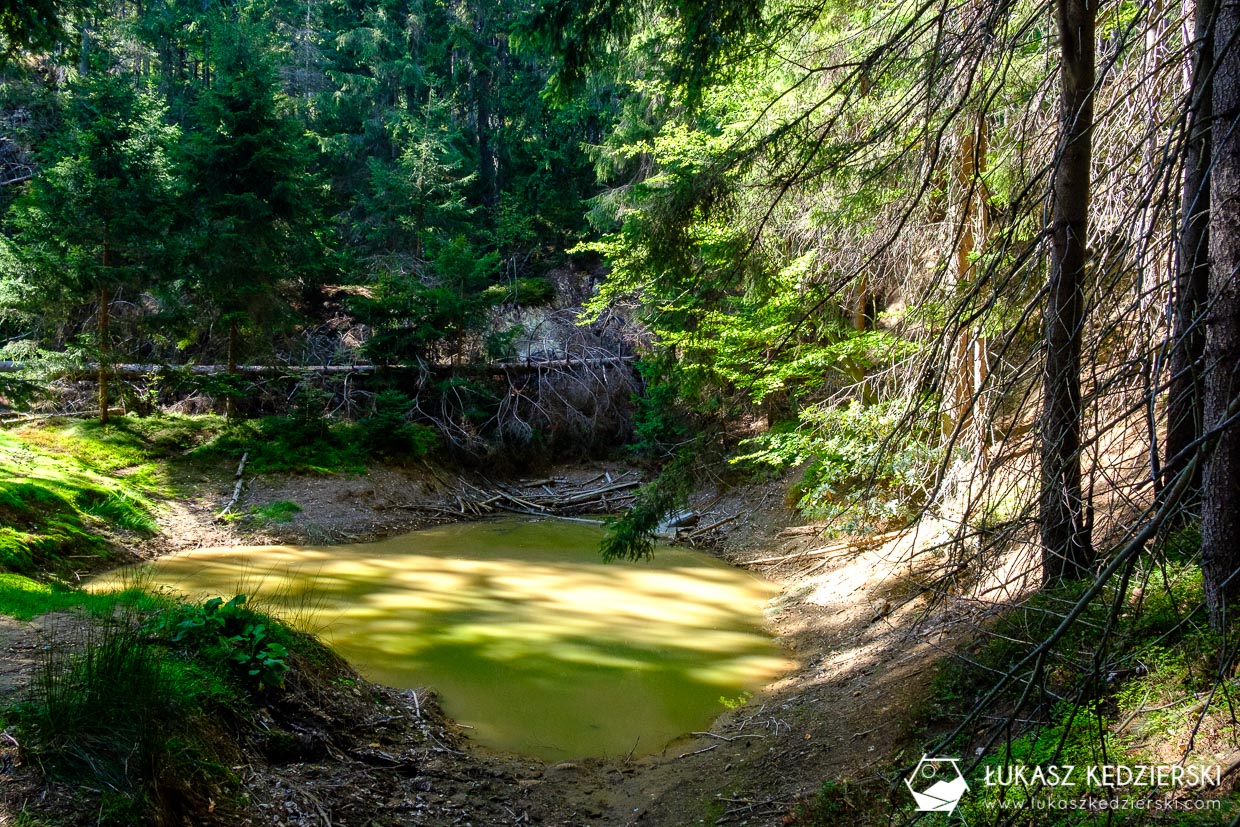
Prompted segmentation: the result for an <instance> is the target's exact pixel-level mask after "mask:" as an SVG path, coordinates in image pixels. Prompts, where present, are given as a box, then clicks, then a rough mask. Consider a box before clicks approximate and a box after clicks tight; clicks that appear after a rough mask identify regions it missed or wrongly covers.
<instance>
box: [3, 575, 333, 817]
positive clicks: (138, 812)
mask: <svg viewBox="0 0 1240 827" xmlns="http://www.w3.org/2000/svg"><path fill="white" fill-rule="evenodd" d="M95 600H97V601H98V603H96V602H94V601H95ZM108 600H110V601H111V603H110V607H108V608H105V607H107V606H108V604H107V601H108ZM83 605H86V606H87V608H93V609H96V614H97V615H99V619H97V620H96V621H95V622H91V623H87V624H83V625H82V628H83V629H84V630H85V639H84V640H81V641H79V642H77V643H65V642H61V643H58V644H56V645H53V646H52V647H51V648H50V649H49V650H48V651H47V654H46V657H45V659H44V662H43V665H42V668H41V670H40V671H39V673H38V675H37V676H36V678H35V680H34V681H33V685H32V687H31V689H30V692H29V697H28V698H27V699H26V700H25V701H23V702H21V703H19V704H16V705H14V706H13V707H11V708H10V709H9V710H8V711H7V712H6V713H5V715H4V718H5V721H6V726H9V727H11V729H12V730H13V731H14V732H15V733H16V736H17V741H18V742H19V743H20V744H21V751H22V754H23V756H24V758H25V759H26V760H27V761H28V762H32V763H34V764H36V765H37V766H39V767H40V768H41V769H42V771H43V773H44V774H45V775H46V776H47V777H49V778H50V779H53V780H58V781H62V782H65V783H68V784H71V785H79V786H80V787H81V788H82V789H85V790H92V789H93V790H96V791H99V792H100V799H99V802H98V805H97V806H98V810H97V817H96V823H99V824H114V825H123V824H139V823H143V824H147V823H149V824H184V823H201V822H202V820H203V818H204V816H206V815H211V816H212V818H211V820H212V821H213V822H217V823H227V822H228V820H229V818H230V816H229V813H230V812H233V811H236V809H237V806H238V805H239V804H240V786H239V785H238V783H237V779H236V778H235V776H234V773H233V771H232V770H231V769H230V767H231V766H233V765H235V764H236V763H237V760H238V756H239V753H238V749H239V747H238V743H239V741H240V740H243V738H244V732H245V731H247V729H252V727H253V724H252V723H251V722H252V719H253V718H254V715H255V710H256V709H257V708H258V707H259V706H260V705H261V706H265V707H269V706H271V704H272V703H273V702H275V701H276V700H277V698H278V696H279V695H280V693H282V691H283V687H284V683H285V678H286V676H287V675H288V673H289V671H290V669H291V668H292V664H293V662H294V660H295V659H296V658H299V657H310V658H314V659H321V655H320V654H319V653H318V652H317V651H315V650H316V649H317V648H318V644H316V643H314V642H313V641H312V639H311V638H309V637H307V636H305V635H302V634H299V633H297V632H294V631H292V630H291V629H289V628H288V627H286V626H284V625H283V624H281V623H280V622H279V621H276V620H274V619H273V618H271V617H269V616H267V615H265V614H263V613H262V612H259V611H256V610H254V609H252V608H250V607H249V606H247V605H246V599H245V596H244V595H238V596H236V597H234V598H232V599H231V600H228V601H225V600H223V599H222V598H213V599H211V600H207V601H205V602H203V603H198V604H181V603H177V602H174V601H171V600H169V599H167V598H159V597H150V596H148V597H147V598H146V599H145V602H140V601H135V600H133V599H129V600H125V599H120V600H118V599H117V596H116V595H98V596H92V597H90V598H86V599H84V601H83ZM62 640H63V639H62Z"/></svg>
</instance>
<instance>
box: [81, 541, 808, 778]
mask: <svg viewBox="0 0 1240 827" xmlns="http://www.w3.org/2000/svg"><path fill="white" fill-rule="evenodd" d="M599 537H600V532H599V530H598V529H597V528H595V527H592V526H584V525H580V524H576V523H563V522H554V521H524V520H502V521H495V522H486V523H472V524H459V525H453V526H444V527H440V528H436V529H428V530H424V531H419V532H414V533H412V534H408V535H404V536H402V537H396V538H391V539H388V540H384V541H381V542H378V543H369V544H359V545H343V546H332V547H305V548H299V547H294V546H269V547H251V548H235V549H214V550H202V551H196V552H191V553H187V554H181V555H176V556H173V557H167V558H164V559H162V560H160V561H158V562H157V563H155V564H154V565H153V566H151V567H150V576H151V577H152V579H153V583H154V585H162V586H167V587H170V588H173V589H176V590H178V591H181V592H183V593H185V594H187V595H191V596H198V595H217V594H218V595H225V596H227V595H231V594H233V593H236V592H244V593H247V594H251V595H253V594H255V593H258V594H259V595H260V596H261V599H262V600H263V601H264V602H265V603H266V605H268V606H275V607H276V608H279V609H281V610H283V611H284V612H285V613H286V614H287V616H289V617H290V618H291V619H292V620H293V621H294V622H296V623H297V624H298V625H301V626H303V627H304V628H307V629H310V630H311V631H315V632H316V633H317V634H319V635H320V636H321V637H323V638H324V639H325V640H327V641H328V642H329V643H330V644H331V645H332V646H333V647H334V648H335V649H336V650H337V651H338V652H340V654H342V655H343V656H345V657H346V658H348V659H349V660H350V661H351V662H352V663H353V664H354V665H355V666H356V667H357V668H358V669H359V671H361V672H362V673H363V674H364V675H366V676H367V677H368V678H370V679H372V680H376V681H379V682H381V683H386V684H390V685H393V686H399V687H417V686H431V687H434V688H435V689H436V690H437V691H438V692H439V694H440V696H441V698H442V702H443V707H444V710H445V711H446V712H447V713H448V714H449V715H451V716H452V717H453V718H455V719H456V720H457V721H459V722H461V723H463V724H466V725H468V726H471V727H473V728H474V729H473V731H472V732H471V735H472V737H473V738H474V739H475V740H477V741H478V742H480V743H482V744H485V745H487V746H490V747H493V748H497V749H503V750H510V751H513V752H518V753H522V754H527V755H534V756H537V757H540V758H543V759H547V760H559V759H563V758H569V757H582V756H603V755H610V756H622V755H625V754H628V753H629V752H630V751H635V752H636V753H637V754H641V753H645V752H652V751H657V750H659V749H661V748H662V747H663V746H664V745H666V743H667V742H668V741H669V740H671V739H673V738H675V737H677V736H679V735H682V734H684V733H686V732H689V731H692V730H695V729H701V728H703V727H705V726H707V725H708V724H709V723H710V721H711V720H712V719H713V718H714V717H715V716H716V715H717V714H718V713H719V712H720V711H722V709H723V704H722V703H721V701H720V699H721V698H733V697H736V696H738V695H740V694H741V693H743V692H745V691H747V690H753V689H755V688H757V687H759V686H761V685H763V684H765V683H767V682H769V681H770V680H771V679H773V678H774V677H775V676H776V675H778V674H779V673H780V672H782V671H784V670H785V669H786V668H787V667H788V666H789V663H788V662H787V660H786V659H785V658H784V656H783V654H782V653H781V652H780V650H779V649H778V647H777V646H776V645H775V644H774V643H773V642H772V641H771V640H770V639H769V638H768V637H767V636H766V635H765V634H764V633H763V632H762V630H761V609H762V605H763V603H764V602H765V601H766V600H767V599H768V598H770V597H771V596H772V595H773V594H774V591H775V590H774V587H773V586H771V585H770V584H768V583H765V582H763V581H761V580H758V579H756V578H754V577H752V576H750V575H749V574H747V573H745V572H742V571H739V570H736V569H733V568H731V567H728V566H726V565H724V564H722V563H719V562H718V561H716V560H714V559H712V558H710V557H707V556H705V555H702V554H697V553H694V552H687V551H684V550H680V549H661V550H660V551H659V552H658V553H657V555H656V557H655V560H654V561H652V562H648V563H628V564H611V565H604V564H602V563H601V562H599V559H598V554H597V550H596V549H597V547H598V540H599ZM122 576H123V575H121V574H114V575H113V576H112V580H113V582H114V581H115V580H116V579H119V578H120V577H122ZM99 585H101V586H102V585H106V582H101V583H100V584H99Z"/></svg>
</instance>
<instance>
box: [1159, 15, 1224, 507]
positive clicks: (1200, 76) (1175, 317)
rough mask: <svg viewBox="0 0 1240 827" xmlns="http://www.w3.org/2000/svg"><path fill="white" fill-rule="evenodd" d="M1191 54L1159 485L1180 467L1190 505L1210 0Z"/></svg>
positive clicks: (1206, 175) (1197, 475)
mask: <svg viewBox="0 0 1240 827" xmlns="http://www.w3.org/2000/svg"><path fill="white" fill-rule="evenodd" d="M1194 5H1195V8H1194V10H1193V29H1194V31H1193V42H1194V47H1193V58H1192V66H1191V68H1190V74H1189V79H1188V83H1189V106H1190V108H1189V112H1188V123H1187V129H1188V145H1187V147H1186V149H1185V156H1184V182H1183V183H1184V189H1183V200H1182V218H1181V224H1180V233H1179V239H1178V241H1177V244H1176V274H1175V284H1174V286H1173V289H1172V327H1171V354H1170V358H1169V360H1168V367H1169V369H1170V372H1171V379H1170V382H1169V385H1168V389H1167V439H1166V454H1165V459H1164V462H1163V475H1162V479H1163V480H1164V481H1165V484H1166V485H1168V486H1169V485H1170V484H1171V481H1172V480H1174V479H1175V477H1176V476H1177V475H1179V474H1181V473H1184V472H1185V470H1186V469H1190V470H1189V473H1191V474H1192V478H1191V479H1190V480H1189V482H1188V484H1187V487H1186V488H1185V489H1184V493H1183V494H1182V495H1181V503H1182V504H1183V505H1184V506H1186V507H1188V508H1190V509H1191V508H1194V507H1195V506H1196V505H1197V503H1198V501H1199V498H1200V493H1201V469H1202V465H1201V463H1197V464H1195V465H1192V466H1190V465H1189V459H1190V458H1191V457H1190V456H1189V452H1190V451H1191V447H1190V446H1192V445H1193V443H1194V442H1195V441H1196V440H1197V438H1198V437H1200V436H1201V434H1202V432H1203V431H1202V423H1203V421H1204V420H1203V416H1204V409H1203V406H1204V400H1203V398H1202V375H1201V365H1202V355H1203V353H1204V351H1205V342H1206V336H1205V322H1204V320H1203V316H1202V314H1203V313H1204V312H1205V307H1206V299H1207V296H1208V292H1209V285H1210V256H1209V253H1210V155H1211V150H1210V121H1211V118H1212V117H1213V101H1212V100H1211V97H1212V95H1213V94H1214V92H1213V71H1214V36H1213V31H1212V25H1213V17H1214V9H1215V0H1196V2H1195V4H1194Z"/></svg>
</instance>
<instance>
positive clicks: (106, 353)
mask: <svg viewBox="0 0 1240 827" xmlns="http://www.w3.org/2000/svg"><path fill="white" fill-rule="evenodd" d="M104 258H105V262H104V266H105V267H106V266H107V262H106V258H107V254H106V252H105V254H104ZM111 304H112V291H110V290H109V289H108V288H107V287H101V288H99V311H98V320H99V371H98V377H99V424H100V425H107V424H108V378H109V371H110V368H111V365H110V364H109V362H111V359H110V358H109V357H110V356H111V351H112V346H111V342H110V341H109V337H110V332H109V327H110V323H111V319H112V312H111V310H112V309H111Z"/></svg>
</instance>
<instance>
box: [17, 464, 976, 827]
mask: <svg viewBox="0 0 1240 827" xmlns="http://www.w3.org/2000/svg"><path fill="white" fill-rule="evenodd" d="M624 470H627V469H624V468H623V467H622V466H606V465H600V464H591V465H588V466H587V465H583V466H578V467H573V468H560V469H557V471H556V473H557V474H558V475H562V476H567V477H569V478H570V479H573V478H575V479H581V480H585V479H587V478H590V477H596V476H597V475H598V474H599V473H602V472H612V473H617V474H618V473H621V472H623V471H624ZM192 482H193V485H192V486H191V487H190V490H192V491H195V492H196V493H195V494H194V495H192V496H182V497H180V498H175V499H169V500H168V501H167V502H165V503H164V504H163V513H162V516H161V526H160V529H161V530H160V531H159V533H158V534H157V535H155V536H154V537H152V538H150V539H148V540H145V541H143V542H141V543H138V544H136V545H132V544H131V547H132V550H133V551H134V552H135V554H136V555H137V556H138V557H144V558H151V557H155V556H159V555H162V554H166V553H170V552H173V551H178V550H183V549H190V548H196V547H204V546H221V545H238V544H246V545H249V544H260V543H270V542H280V543H285V542H302V543H304V542H311V543H327V542H333V541H334V542H341V541H356V540H364V539H373V538H377V537H381V536H385V535H389V534H393V533H398V532H402V531H405V530H408V529H411V528H414V527H416V526H417V525H419V524H425V522H426V519H425V517H420V516H418V514H419V512H418V511H417V510H416V506H418V505H430V506H443V507H448V506H450V505H451V504H452V502H453V498H452V491H453V489H452V482H451V481H450V480H449V479H446V478H445V474H444V473H443V472H439V471H434V470H432V469H429V468H426V469H421V468H419V469H399V468H384V467H381V468H375V469H372V470H371V471H370V472H369V473H367V474H365V475H359V476H348V475H338V476H328V477H304V476H296V475H289V476H271V477H267V478H260V479H258V480H256V481H255V482H254V483H253V484H252V485H251V486H250V487H249V488H248V490H247V492H246V495H245V506H246V507H247V508H251V509H252V508H256V507H260V506H262V505H263V504H266V503H272V502H278V501H289V502H295V503H297V504H298V505H299V506H300V508H301V511H300V512H298V513H297V514H296V515H295V516H294V518H293V519H292V520H291V521H290V522H288V523H286V524H281V525H271V524H256V523H254V522H252V521H237V522H231V523H229V522H219V521H217V520H216V519H215V514H216V512H217V511H218V509H219V508H220V506H221V504H222V503H223V502H225V501H226V500H227V499H228V494H229V492H230V490H231V487H232V484H231V481H229V480H225V479H211V478H210V477H203V478H202V479H199V480H196V481H192ZM183 490H185V489H183ZM785 490H786V486H785V485H784V484H783V483H781V482H778V481H776V482H771V483H765V484H754V485H750V486H745V487H741V488H733V489H730V490H717V491H701V492H699V494H698V495H697V497H696V498H695V502H696V503H697V504H699V506H700V507H703V508H708V510H705V513H704V515H703V517H702V524H703V525H707V524H710V523H712V522H715V521H718V520H727V521H728V522H727V528H726V532H724V531H722V528H721V531H720V532H718V533H716V534H715V535H713V536H715V538H716V541H715V542H714V543H712V545H711V547H710V549H709V550H710V551H712V552H713V553H715V554H717V555H718V556H720V557H721V558H723V559H725V560H728V561H729V562H731V563H733V564H735V565H738V566H741V567H747V568H750V569H752V570H754V571H755V572H757V573H760V574H761V575H763V576H765V577H767V578H769V579H771V580H773V581H774V582H775V583H776V584H778V585H779V586H780V588H781V592H780V594H779V595H778V596H777V597H776V598H775V599H773V600H772V601H771V602H770V603H769V604H768V607H767V611H766V617H767V621H768V626H769V630H770V632H771V634H772V635H774V636H775V637H776V638H777V639H778V641H779V642H780V643H781V644H782V645H783V647H784V648H785V650H786V651H787V652H788V654H789V655H790V656H791V657H792V658H793V659H794V660H795V661H796V663H797V664H798V666H797V667H796V668H795V669H794V670H793V671H791V672H789V673H788V674H786V675H785V676H784V677H782V678H781V679H779V680H778V681H777V682H775V683H774V684H772V685H770V686H768V687H766V688H765V689H763V690H761V691H760V692H758V693H756V694H755V695H754V697H753V698H751V699H750V700H749V701H748V702H747V703H745V704H744V705H742V706H740V707H738V708H736V709H733V710H731V711H729V712H727V713H726V714H724V715H723V716H722V717H720V718H719V719H718V720H717V721H716V723H715V725H714V726H713V727H712V729H711V731H710V732H708V733H701V734H695V735H693V736H690V737H687V738H684V739H681V740H678V741H676V742H674V743H673V744H670V745H668V746H667V747H666V748H665V749H664V750H663V751H662V752H659V753H657V754H654V755H647V756H642V757H636V758H629V759H626V760H600V759H587V760H581V761H570V762H561V763H557V764H551V765H547V764H543V763H541V762H539V761H537V760H533V759H528V758H519V757H515V756H506V755H500V754H495V753H492V752H489V751H487V750H485V749H482V748H480V747H477V746H475V745H471V744H470V743H469V741H468V738H467V733H466V732H465V731H463V730H461V729H459V728H457V727H455V726H454V725H453V724H452V723H451V722H450V721H447V720H445V719H443V717H442V716H441V715H439V714H438V713H437V711H436V709H437V707H436V705H435V703H434V699H433V696H432V695H431V693H429V692H427V691H426V690H418V691H412V690H407V691H399V690H392V689H387V688H383V687H371V686H369V685H368V684H366V683H365V682H364V681H361V680H360V679H359V680H358V681H357V682H356V685H355V686H354V688H353V689H350V690H348V691H347V692H346V691H344V690H341V691H339V692H334V693H324V692H322V691H311V690H309V689H306V690H303V691H300V692H299V693H294V694H295V695H297V697H293V698H290V699H289V701H288V702H287V703H286V704H285V706H287V707H288V708H287V709H284V710H283V712H282V711H281V710H279V709H273V710H270V714H272V715H273V716H275V718H277V719H280V718H281V716H282V715H283V716H284V718H287V719H288V720H289V721H291V722H292V723H288V724H287V725H288V727H289V728H291V729H293V730H294V731H297V732H299V733H302V734H303V735H304V737H303V738H302V739H301V740H302V741H304V742H305V744H308V745H310V746H307V747H306V748H304V749H294V750H292V751H291V752H287V753H286V754H281V755H276V756H273V755H272V754H270V750H267V751H264V750H261V749H258V750H251V751H248V752H246V756H247V757H246V759H245V760H244V761H243V763H242V764H240V765H238V766H237V767H234V770H236V771H237V772H238V774H239V777H240V778H241V783H242V785H243V787H244V788H245V791H246V793H247V794H248V797H249V800H250V801H251V805H250V806H249V807H247V808H246V810H245V812H244V813H235V814H231V815H230V816H229V818H228V822H229V823H239V824H240V823H249V824H280V825H345V824H351V825H367V824H373V825H387V824H392V825H396V824H418V825H427V827H439V825H457V824H461V825H464V824H473V825H483V824H487V825H492V824H493V825H500V824H503V825H512V824H544V825H565V826H566V827H568V826H569V825H571V827H582V825H594V826H595V827H601V826H602V825H617V827H618V826H619V825H653V826H654V827H680V825H692V824H748V825H766V824H771V825H786V824H796V823H799V819H798V817H797V815H796V813H797V812H798V808H799V807H800V805H801V804H802V803H804V802H805V801H807V800H808V799H810V798H812V797H813V796H814V795H815V794H816V793H817V791H818V790H819V788H820V787H821V786H822V785H823V783H824V782H825V781H828V780H832V781H836V782H844V781H851V782H857V783H862V784H867V785H871V786H873V787H875V789H877V790H879V794H880V795H882V794H883V791H885V790H886V788H887V787H889V786H890V784H891V780H892V779H894V778H895V776H894V775H893V773H894V771H895V770H897V769H898V768H899V767H901V766H904V765H908V764H912V763H915V762H916V760H917V758H918V757H919V754H914V753H915V752H916V751H917V749H918V746H917V745H918V744H919V743H920V741H921V740H922V739H924V737H925V734H926V733H925V732H924V731H923V730H921V729H920V727H921V724H920V723H919V721H921V720H922V719H923V717H924V715H923V713H924V712H925V711H926V710H927V708H928V705H929V704H931V703H932V702H933V701H932V690H931V679H932V677H933V674H934V672H935V670H936V664H937V663H938V662H939V661H940V660H941V659H942V658H943V656H944V655H945V654H946V653H947V651H948V650H950V649H954V648H956V646H957V645H959V644H960V642H961V641H963V640H964V639H965V638H967V637H968V636H970V635H972V634H973V632H974V630H975V629H976V628H977V625H978V623H979V622H980V621H981V620H982V619H983V618H982V615H983V614H984V613H985V611H986V610H984V609H981V608H977V607H971V606H963V605H956V606H953V605H939V606H935V607H932V608H931V607H928V604H926V603H925V601H924V600H923V599H922V598H921V597H919V595H918V593H917V592H916V590H915V589H911V588H910V587H909V586H908V585H907V583H908V582H909V581H908V580H907V579H906V578H907V575H908V574H909V571H908V568H907V566H908V564H907V562H906V559H905V558H906V557H907V551H908V548H909V543H910V542H912V540H913V538H912V537H911V536H909V535H899V536H886V537H880V538H876V539H871V540H870V541H865V540H858V541H856V542H851V543H838V542H837V543H828V542H827V541H825V540H823V539H821V533H822V532H821V531H820V530H819V529H818V528H816V527H813V526H794V524H795V523H797V522H798V520H797V519H796V517H795V516H794V515H793V514H792V513H791V512H790V511H789V510H788V509H787V508H786V507H785V505H784V492H785ZM423 513H424V512H423ZM921 539H922V540H923V541H924V539H925V538H924V537H923V538H921ZM772 558H779V559H772ZM71 618H72V616H68V615H57V616H54V617H53V616H45V617H43V618H36V619H35V620H34V621H33V622H29V623H26V622H19V621H16V620H13V619H11V618H3V617H0V664H3V668H0V700H5V701H7V700H11V699H14V698H16V697H18V696H19V695H20V689H21V687H22V686H23V685H24V684H26V683H27V682H28V681H29V679H30V676H31V675H32V674H33V673H34V671H35V670H36V669H37V668H38V666H39V663H40V655H39V653H40V652H41V651H42V649H43V647H44V646H46V645H47V642H48V637H49V635H64V634H66V633H67V632H66V631H65V628H66V623H71V622H72V621H71ZM78 622H79V623H80V622H82V621H78ZM70 633H71V632H70ZM347 683H348V684H353V683H354V682H353V681H348V682H347ZM364 688H365V689H368V690H369V691H363V689H364ZM329 695H334V697H328V696H329ZM5 696H7V697H5ZM286 723H287V722H286ZM9 740H11V739H9ZM888 776H890V778H888ZM0 782H3V783H2V784H0V786H3V788H4V792H3V794H0V825H3V824H7V823H13V822H15V820H16V813H17V812H19V810H20V808H21V807H22V806H23V804H24V803H26V802H34V801H35V800H36V799H37V800H40V801H41V803H40V804H39V805H38V807H39V808H42V809H44V810H48V809H49V808H50V810H51V811H52V812H55V811H57V810H59V813H60V817H61V818H65V817H67V820H68V821H70V822H73V821H76V820H77V819H76V818H74V817H73V816H72V810H73V806H74V803H73V802H75V801H79V800H80V796H79V795H77V794H76V793H75V791H73V790H71V789H64V788H58V787H57V785H54V784H47V783H46V782H44V781H43V779H41V778H40V777H39V775H38V773H37V772H36V771H35V770H34V769H33V768H29V767H20V766H18V751H17V749H16V747H15V744H13V743H7V742H5V739H0ZM892 789H893V790H894V792H893V793H892V794H893V795H895V796H899V795H900V794H901V793H902V792H903V790H902V789H897V788H894V787H893V788H892ZM58 800H59V801H60V806H57V805H56V802H57V801H58ZM5 807H8V808H9V809H8V810H7V811H6V810H5ZM79 815H80V816H81V818H83V819H85V820H86V821H89V822H90V823H93V820H92V819H91V816H90V815H89V814H87V813H80V814H79Z"/></svg>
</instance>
